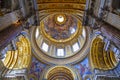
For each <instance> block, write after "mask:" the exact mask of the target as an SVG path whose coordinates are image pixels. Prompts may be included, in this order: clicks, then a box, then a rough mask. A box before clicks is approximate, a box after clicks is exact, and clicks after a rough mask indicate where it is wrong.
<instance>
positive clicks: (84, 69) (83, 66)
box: [74, 58, 92, 80]
mask: <svg viewBox="0 0 120 80" xmlns="http://www.w3.org/2000/svg"><path fill="white" fill-rule="evenodd" d="M74 67H75V68H76V69H77V71H78V72H79V74H80V76H81V77H82V80H84V78H85V76H87V75H91V74H92V72H91V69H90V65H89V61H88V58H86V59H84V60H83V61H82V62H80V63H78V64H77V65H75V66H74ZM87 80H90V79H87Z"/></svg>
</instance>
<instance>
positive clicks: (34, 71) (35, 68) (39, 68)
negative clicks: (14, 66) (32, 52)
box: [29, 58, 46, 80]
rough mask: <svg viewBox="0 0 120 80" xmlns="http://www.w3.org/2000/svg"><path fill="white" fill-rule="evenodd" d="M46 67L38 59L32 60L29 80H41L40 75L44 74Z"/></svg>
mask: <svg viewBox="0 0 120 80" xmlns="http://www.w3.org/2000/svg"><path fill="white" fill-rule="evenodd" d="M45 67H46V65H45V64H43V63H41V62H39V61H38V60H37V59H36V58H33V59H32V63H31V67H30V71H29V75H30V79H29V80H36V79H37V80H39V79H40V74H41V73H42V72H43V70H44V69H45Z"/></svg>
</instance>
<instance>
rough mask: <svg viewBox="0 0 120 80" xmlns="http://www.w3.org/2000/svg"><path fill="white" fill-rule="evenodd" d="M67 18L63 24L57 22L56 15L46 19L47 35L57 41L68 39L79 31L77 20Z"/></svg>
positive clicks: (71, 17) (67, 16)
mask: <svg viewBox="0 0 120 80" xmlns="http://www.w3.org/2000/svg"><path fill="white" fill-rule="evenodd" d="M65 18H66V20H65V21H64V23H63V24H59V22H58V21H55V15H53V16H50V17H48V18H46V19H45V21H44V25H45V31H46V33H47V34H49V35H50V36H51V37H52V38H53V39H56V40H60V39H67V38H69V37H70V36H71V35H73V34H74V33H75V32H76V29H77V19H76V18H74V17H73V16H69V15H66V17H65Z"/></svg>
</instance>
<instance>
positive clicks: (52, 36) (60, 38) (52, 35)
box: [40, 14, 83, 44]
mask: <svg viewBox="0 0 120 80" xmlns="http://www.w3.org/2000/svg"><path fill="white" fill-rule="evenodd" d="M70 16H72V15H70ZM70 16H68V17H70ZM54 17H56V18H57V17H59V15H58V14H55V16H53V17H52V18H54ZM48 18H49V16H48ZM72 18H73V19H76V21H77V23H75V27H74V25H73V24H72V26H70V27H69V26H67V27H65V26H66V25H65V26H64V25H62V26H59V25H57V26H58V27H56V26H55V27H54V28H51V27H50V29H52V31H51V30H50V29H49V28H47V30H46V26H45V25H44V19H43V20H42V21H41V23H40V30H41V34H42V35H43V37H44V38H46V39H47V40H50V41H51V43H53V44H56V43H57V44H61V43H63V44H69V42H71V41H72V42H73V41H74V42H75V40H76V38H77V37H78V35H81V34H82V28H83V27H82V26H81V25H82V23H81V22H80V20H78V19H77V18H76V17H75V16H72ZM73 19H70V20H73ZM48 20H49V19H48ZM49 21H52V20H49ZM65 21H66V24H67V25H68V24H69V23H70V21H68V20H65ZM67 21H68V23H67ZM55 22H56V21H55ZM49 23H50V22H49ZM64 24H65V22H64ZM50 25H51V24H50ZM52 26H53V24H52ZM64 27H65V28H64ZM66 28H69V31H68V29H66ZM68 35H69V36H68Z"/></svg>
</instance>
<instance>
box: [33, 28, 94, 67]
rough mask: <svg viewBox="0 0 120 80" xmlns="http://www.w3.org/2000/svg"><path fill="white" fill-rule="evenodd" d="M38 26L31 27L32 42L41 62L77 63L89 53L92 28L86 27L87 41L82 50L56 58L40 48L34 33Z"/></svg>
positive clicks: (36, 55)
mask: <svg viewBox="0 0 120 80" xmlns="http://www.w3.org/2000/svg"><path fill="white" fill-rule="evenodd" d="M36 28H37V27H32V29H31V42H32V43H31V45H32V47H33V54H34V56H35V57H36V58H37V59H38V60H40V61H41V62H43V63H45V64H49V65H50V64H75V63H77V62H79V61H81V60H83V59H84V58H85V57H86V55H87V54H88V50H89V46H90V43H91V41H92V39H91V38H90V29H89V28H88V27H87V28H85V30H86V42H85V44H84V45H83V47H82V48H81V50H79V51H78V52H77V53H76V54H74V55H72V56H69V57H66V58H55V57H51V56H48V55H47V54H45V53H44V52H43V51H42V50H41V49H40V48H39V45H38V44H37V42H36V38H35V35H34V34H35V33H36ZM88 33H89V34H88Z"/></svg>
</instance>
